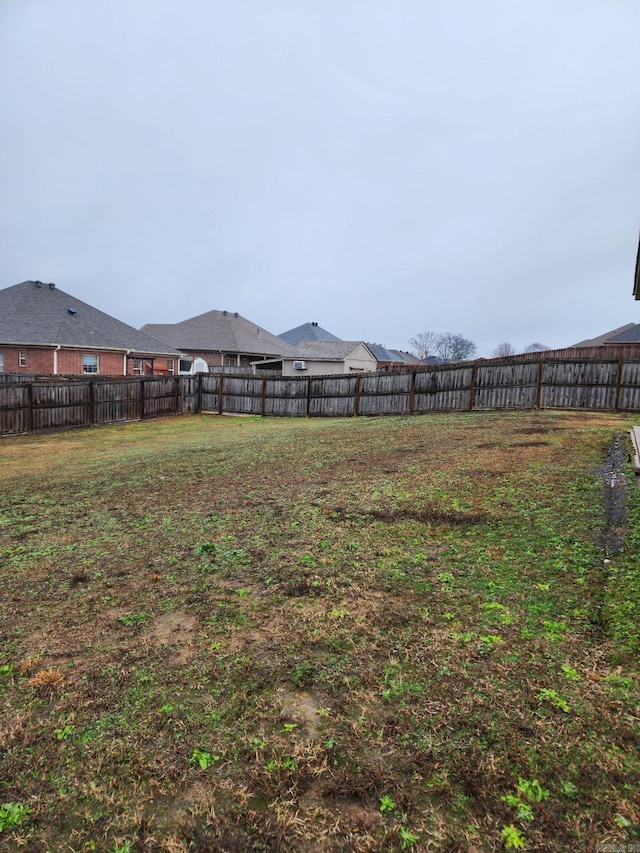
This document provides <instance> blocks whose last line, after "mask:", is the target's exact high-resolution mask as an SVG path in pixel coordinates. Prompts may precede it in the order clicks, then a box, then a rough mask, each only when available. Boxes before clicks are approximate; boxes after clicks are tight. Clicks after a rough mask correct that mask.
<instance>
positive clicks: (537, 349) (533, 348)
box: [524, 343, 551, 352]
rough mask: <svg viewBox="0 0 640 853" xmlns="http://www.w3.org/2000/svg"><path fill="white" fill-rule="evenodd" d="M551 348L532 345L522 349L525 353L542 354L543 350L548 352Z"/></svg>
mask: <svg viewBox="0 0 640 853" xmlns="http://www.w3.org/2000/svg"><path fill="white" fill-rule="evenodd" d="M549 349H551V347H548V346H547V345H546V344H539V343H533V344H529V346H526V347H525V348H524V351H525V352H544V351H545V350H549Z"/></svg>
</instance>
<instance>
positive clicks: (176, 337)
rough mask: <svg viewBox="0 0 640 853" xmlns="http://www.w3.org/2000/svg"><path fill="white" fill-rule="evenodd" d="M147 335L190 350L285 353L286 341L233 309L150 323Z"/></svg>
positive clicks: (260, 353)
mask: <svg viewBox="0 0 640 853" xmlns="http://www.w3.org/2000/svg"><path fill="white" fill-rule="evenodd" d="M141 331H142V332H145V333H146V334H147V335H153V336H154V337H156V338H158V339H159V340H163V341H167V343H169V344H171V345H172V346H174V347H178V348H179V349H182V350H185V351H189V352H197V351H200V352H227V353H243V354H246V355H258V356H277V355H286V354H288V353H289V351H290V349H291V347H290V346H289V344H288V343H286V341H283V340H281V338H279V337H277V336H276V335H272V334H271V332H267V331H266V330H265V329H262V328H261V327H260V326H258V325H256V324H255V323H253V322H251V320H247V319H246V318H245V317H242V316H241V315H240V314H236V313H233V312H231V311H207V312H206V313H205V314H199V315H198V316H197V317H191V318H190V319H189V320H183V321H182V322H181V323H147V324H146V325H145V326H143V327H142V329H141Z"/></svg>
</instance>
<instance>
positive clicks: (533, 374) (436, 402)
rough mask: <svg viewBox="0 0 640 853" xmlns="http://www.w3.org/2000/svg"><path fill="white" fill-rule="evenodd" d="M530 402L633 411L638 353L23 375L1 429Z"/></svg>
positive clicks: (7, 386) (2, 405) (639, 391)
mask: <svg viewBox="0 0 640 853" xmlns="http://www.w3.org/2000/svg"><path fill="white" fill-rule="evenodd" d="M5 379H6V377H5ZM534 408H546V409H567V408H569V409H592V410H596V411H602V410H611V411H624V412H640V360H639V359H633V360H630V359H627V360H625V359H623V358H611V359H603V358H599V359H593V358H592V359H576V358H572V359H558V358H537V359H536V360H522V359H515V360H514V361H507V360H500V361H494V362H486V363H472V364H464V365H443V366H434V367H425V368H416V369H413V370H411V369H409V370H407V371H404V372H394V373H366V374H359V375H333V376H311V377H283V376H279V377H275V376H272V375H269V376H265V375H262V376H253V375H252V376H247V375H238V374H232V373H225V374H215V375H214V374H197V375H195V376H179V377H178V376H169V377H166V376H163V377H159V376H154V377H122V378H118V379H112V378H107V377H94V378H86V379H85V378H83V377H51V378H43V377H41V376H38V377H25V376H21V377H20V381H17V382H16V381H13V382H7V381H4V380H3V381H2V382H0V435H16V434H19V433H25V432H41V431H46V430H56V429H68V428H71V427H82V426H90V425H93V424H107V423H115V422H120V421H127V420H140V419H143V418H157V417H162V416H165V415H172V414H184V413H189V412H215V413H217V414H224V413H229V414H247V415H271V416H298V417H304V416H309V417H351V416H354V415H387V414H389V415H391V414H395V415H406V414H420V413H425V412H438V411H480V410H492V409H496V410H500V409H534Z"/></svg>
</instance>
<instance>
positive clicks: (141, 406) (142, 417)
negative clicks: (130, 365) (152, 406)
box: [138, 379, 144, 421]
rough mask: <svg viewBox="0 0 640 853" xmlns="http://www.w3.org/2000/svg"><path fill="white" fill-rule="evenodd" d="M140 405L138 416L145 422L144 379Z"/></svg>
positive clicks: (141, 386) (141, 387)
mask: <svg viewBox="0 0 640 853" xmlns="http://www.w3.org/2000/svg"><path fill="white" fill-rule="evenodd" d="M138 405H139V407H140V409H139V412H138V414H139V416H140V420H141V421H143V420H144V379H141V380H140V398H139V403H138Z"/></svg>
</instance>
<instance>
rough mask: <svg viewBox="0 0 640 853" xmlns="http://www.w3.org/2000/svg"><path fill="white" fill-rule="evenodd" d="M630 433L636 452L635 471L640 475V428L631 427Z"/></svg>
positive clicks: (634, 459) (634, 458)
mask: <svg viewBox="0 0 640 853" xmlns="http://www.w3.org/2000/svg"><path fill="white" fill-rule="evenodd" d="M629 432H630V435H631V443H632V444H633V450H634V457H633V470H634V472H635V473H636V474H640V426H636V427H631V429H630V431H629Z"/></svg>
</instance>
